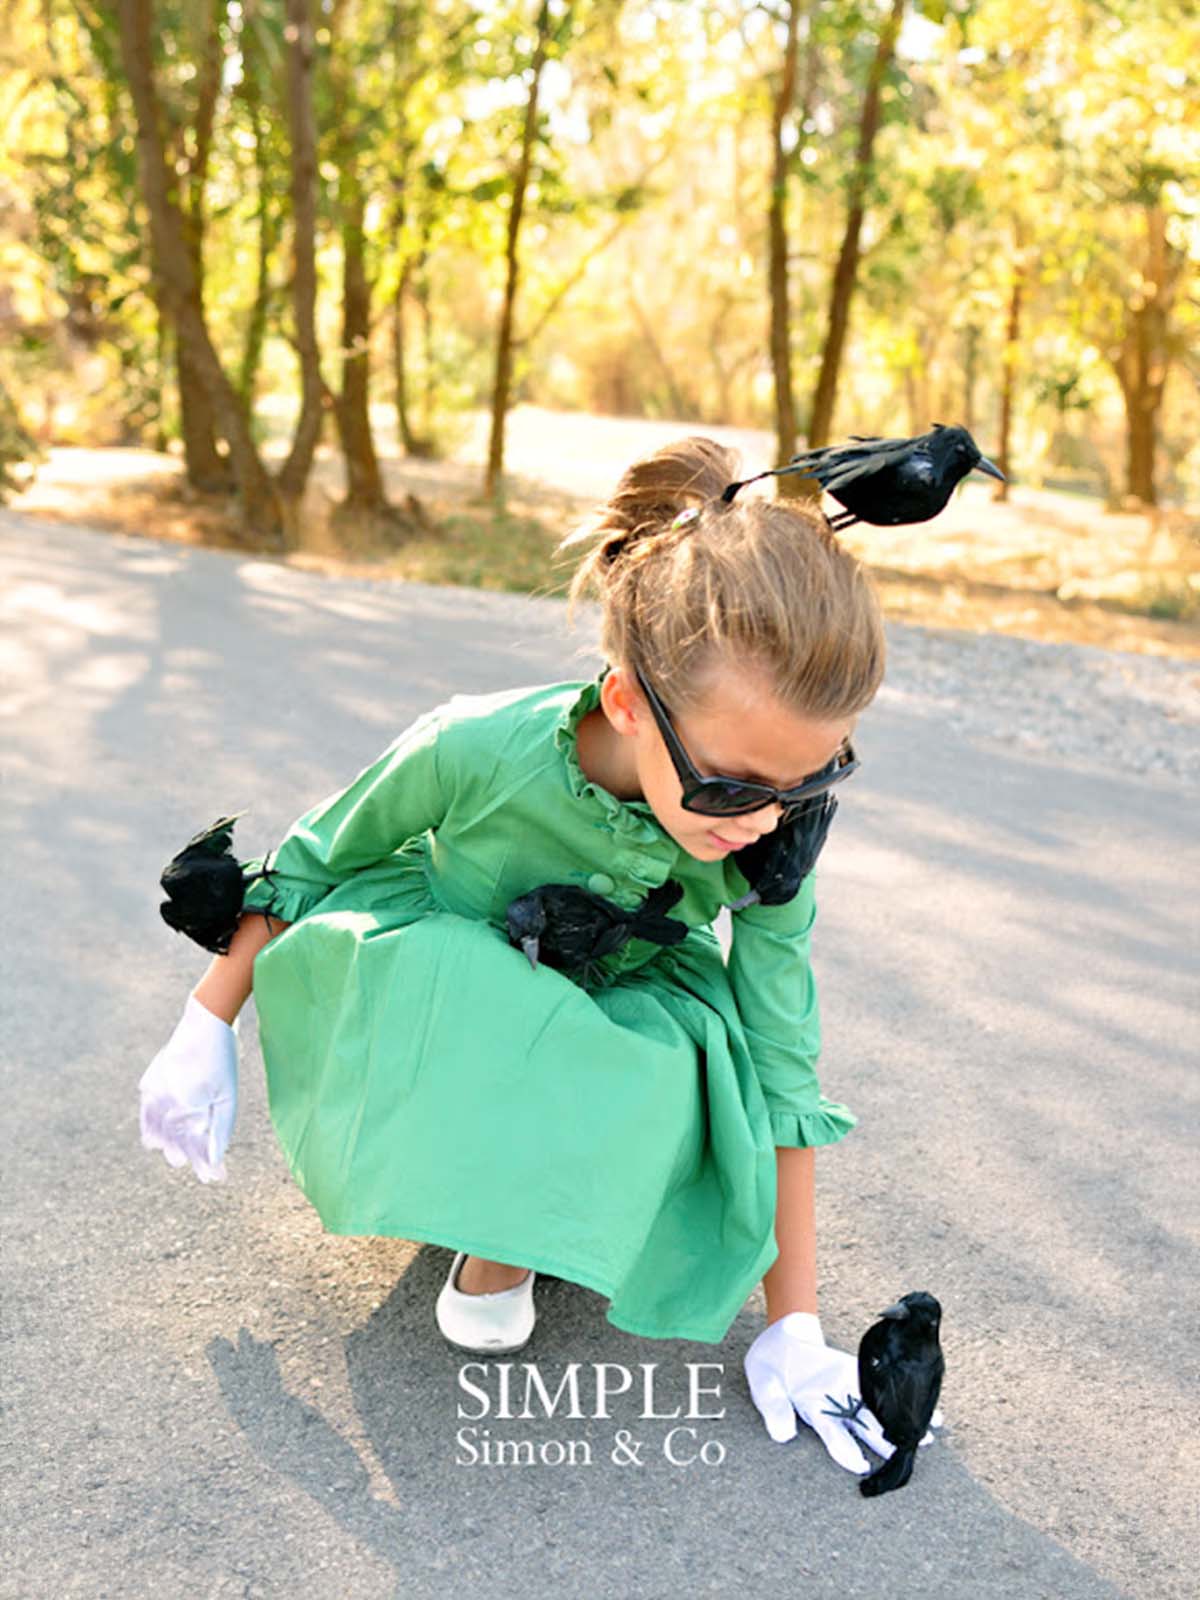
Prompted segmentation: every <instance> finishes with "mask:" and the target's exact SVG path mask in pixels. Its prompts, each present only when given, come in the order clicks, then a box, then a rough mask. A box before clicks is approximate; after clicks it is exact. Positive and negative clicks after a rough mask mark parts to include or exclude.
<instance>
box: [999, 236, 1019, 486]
mask: <svg viewBox="0 0 1200 1600" xmlns="http://www.w3.org/2000/svg"><path fill="white" fill-rule="evenodd" d="M1015 243H1016V248H1015V250H1014V252H1013V274H1012V283H1011V284H1010V286H1009V291H1008V326H1007V327H1006V329H1005V330H1004V364H1003V369H1002V376H1001V379H1000V444H999V449H998V451H997V453H996V465H997V466H998V467H999V468H1000V471H1001V472H1002V473H1003V474H1004V482H1003V483H997V484H996V485H995V486H994V488H993V490H992V499H993V500H1007V499H1008V485H1009V480H1010V478H1011V476H1012V417H1013V399H1014V394H1015V391H1016V374H1017V360H1018V356H1019V352H1020V340H1021V308H1022V302H1023V300H1024V298H1025V274H1026V271H1027V268H1026V264H1025V258H1024V256H1023V254H1022V241H1021V235H1020V233H1019V232H1018V234H1017V237H1016V241H1015Z"/></svg>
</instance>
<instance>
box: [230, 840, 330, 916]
mask: <svg viewBox="0 0 1200 1600" xmlns="http://www.w3.org/2000/svg"><path fill="white" fill-rule="evenodd" d="M269 859H270V851H268V852H267V854H266V855H264V856H255V857H254V858H253V860H250V861H243V862H242V863H241V866H242V872H243V873H244V874H245V875H246V876H247V879H248V881H247V883H246V892H245V898H244V899H243V901H242V910H243V911H263V912H266V913H267V914H268V915H269V916H272V917H275V918H277V919H278V920H279V921H280V922H299V920H300V918H301V917H303V916H305V915H306V914H307V913H308V912H309V911H311V910H312V909H313V907H314V906H315V905H316V904H317V902H318V901H319V900H322V899H323V898H324V897H325V895H327V894H328V893H329V885H328V884H302V885H299V886H297V885H296V884H295V880H292V881H291V882H290V883H289V881H288V879H286V878H284V877H283V876H282V874H276V873H274V872H273V871H272V869H271V868H270V867H269V866H268V865H267V863H268V861H269ZM251 877H252V878H253V881H252V882H251V881H249V879H250V878H251Z"/></svg>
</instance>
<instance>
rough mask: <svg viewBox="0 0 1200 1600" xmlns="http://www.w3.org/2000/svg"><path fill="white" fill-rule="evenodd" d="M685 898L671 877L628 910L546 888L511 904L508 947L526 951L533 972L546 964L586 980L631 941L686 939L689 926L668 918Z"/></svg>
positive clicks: (574, 891)
mask: <svg viewBox="0 0 1200 1600" xmlns="http://www.w3.org/2000/svg"><path fill="white" fill-rule="evenodd" d="M682 897H683V885H682V884H681V883H679V882H677V881H676V880H675V879H674V878H668V879H667V880H666V882H665V883H663V884H660V885H659V887H658V888H657V889H653V890H651V892H650V893H649V894H648V895H647V896H646V898H645V900H643V901H642V903H641V905H640V906H635V907H634V908H633V909H632V910H630V911H627V910H626V909H625V908H624V907H623V906H618V905H615V904H614V903H613V901H611V900H606V899H604V897H603V896H602V895H598V894H593V893H592V891H591V890H590V889H580V888H578V887H577V886H576V885H575V884H570V883H544V884H542V885H541V886H540V887H539V888H537V889H531V890H529V892H528V893H527V894H522V895H517V896H516V898H515V899H514V900H512V901H510V903H509V906H508V909H507V912H506V913H505V918H506V921H507V924H508V938H509V943H510V944H512V945H514V946H515V947H516V948H517V949H519V950H524V952H525V954H526V956H527V957H528V958H529V964H530V966H532V967H535V968H536V966H537V964H538V962H539V961H544V962H545V963H546V965H547V966H549V967H554V968H555V969H556V970H557V971H559V972H564V973H567V974H570V975H572V976H575V975H579V976H581V977H583V978H584V979H586V978H588V977H590V976H591V975H592V973H593V970H594V969H593V963H595V962H596V961H598V960H599V959H600V958H601V957H602V956H606V955H611V954H612V953H613V951H615V950H619V949H620V948H621V946H622V945H624V944H626V943H627V942H628V941H629V940H630V939H635V938H636V939H649V940H651V941H652V942H653V943H655V944H661V945H672V944H678V943H679V942H680V941H681V940H682V939H685V938H686V937H687V933H688V928H687V924H686V923H685V922H679V921H677V920H676V919H675V918H674V917H668V916H667V915H666V913H667V911H669V910H670V908H671V907H672V906H673V905H675V903H676V902H677V901H678V900H680V899H681V898H682Z"/></svg>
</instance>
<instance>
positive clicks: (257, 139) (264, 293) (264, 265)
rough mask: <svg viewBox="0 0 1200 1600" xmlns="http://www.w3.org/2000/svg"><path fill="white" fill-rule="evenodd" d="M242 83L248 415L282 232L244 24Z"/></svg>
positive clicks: (257, 68) (252, 46)
mask: <svg viewBox="0 0 1200 1600" xmlns="http://www.w3.org/2000/svg"><path fill="white" fill-rule="evenodd" d="M252 6H253V0H244V10H245V12H246V14H247V21H248V20H249V13H250V12H251V10H252ZM240 44H241V51H242V83H241V94H242V99H243V100H244V101H245V104H246V110H247V112H248V113H249V116H250V125H251V127H252V128H253V130H254V179H255V186H256V189H257V201H258V204H257V206H256V207H255V212H256V215H255V221H256V223H257V229H258V240H257V243H258V264H257V269H256V272H255V283H254V301H253V304H252V305H251V307H250V315H249V318H248V319H247V322H246V341H245V344H244V345H243V346H242V363H241V369H240V371H239V372H238V382H237V390H238V393H239V394H240V395H241V397H242V404H243V405H244V406H245V407H246V411H247V413H248V415H249V416H251V417H253V415H254V395H255V389H256V388H257V384H258V371H259V367H260V366H261V365H262V352H263V344H264V342H265V339H266V332H267V310H268V306H269V303H270V298H271V258H272V256H273V255H274V254H275V246H276V245H277V244H278V243H279V237H280V234H281V233H282V231H283V230H282V222H281V219H280V215H279V212H278V211H277V210H276V208H275V207H274V205H273V204H272V183H271V174H270V157H269V154H268V152H267V149H266V125H265V123H264V121H263V114H262V84H261V82H260V79H259V73H260V72H261V71H262V66H261V64H260V59H259V54H258V47H257V43H256V42H255V41H254V40H253V36H252V33H251V30H250V28H249V27H247V26H246V24H245V23H243V25H242V31H241V38H240Z"/></svg>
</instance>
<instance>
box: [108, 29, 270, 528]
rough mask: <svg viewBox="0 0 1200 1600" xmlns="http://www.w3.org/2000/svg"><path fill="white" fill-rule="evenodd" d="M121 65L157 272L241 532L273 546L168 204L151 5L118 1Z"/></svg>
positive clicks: (237, 417)
mask: <svg viewBox="0 0 1200 1600" xmlns="http://www.w3.org/2000/svg"><path fill="white" fill-rule="evenodd" d="M117 14H118V19H119V25H120V39H121V57H122V61H123V64H124V69H125V76H126V79H127V81H128V83H129V90H130V95H131V97H132V99H133V105H134V112H135V116H136V121H137V147H138V167H139V171H140V174H141V181H142V195H143V199H144V201H145V204H146V211H147V214H148V216H149V219H150V239H151V248H152V253H153V259H154V270H155V273H156V275H157V277H158V280H159V284H160V286H161V294H162V299H163V303H164V304H165V306H166V308H167V310H168V313H169V315H170V317H171V321H172V324H173V326H174V329H175V333H176V337H177V338H178V339H179V341H180V342H181V343H182V344H184V345H186V347H187V359H188V361H189V363H190V366H191V370H192V371H193V372H194V374H195V379H196V381H197V382H198V383H200V384H201V385H202V386H203V388H204V391H205V394H206V395H207V397H208V399H209V402H210V403H211V405H212V407H213V410H214V413H215V415H216V420H217V425H218V426H219V427H220V429H221V432H222V434H223V435H224V437H225V440H226V442H227V444H228V445H229V454H230V464H231V466H232V468H233V474H234V480H235V484H236V492H237V499H238V507H239V513H240V519H241V523H242V526H243V527H244V528H247V529H250V528H253V529H254V530H255V531H256V532H257V533H258V534H259V535H260V536H265V537H266V538H268V539H278V538H279V537H280V535H281V533H282V522H281V516H280V507H279V501H278V498H277V496H276V494H275V489H274V485H273V484H272V482H271V479H270V477H269V476H268V474H267V472H266V469H265V468H264V467H263V464H262V462H261V461H260V459H259V456H258V452H257V450H256V448H255V445H254V440H253V438H252V436H251V433H250V425H249V418H248V417H247V415H246V411H245V408H244V406H243V404H242V400H241V397H240V395H239V394H238V393H237V391H236V389H235V388H234V387H233V385H232V383H231V382H230V380H229V378H228V376H227V374H226V372H225V369H224V367H223V366H222V365H221V360H220V357H219V356H218V355H217V352H216V349H215V348H214V346H213V343H212V339H211V338H210V336H209V331H208V326H207V324H206V322H205V318H204V306H203V300H202V296H201V285H200V280H199V275H198V273H197V270H196V265H195V263H194V261H193V258H192V252H191V250H190V248H189V245H188V239H187V231H186V227H185V223H184V218H183V215H182V214H181V212H180V209H179V207H178V205H177V204H176V203H175V201H174V200H173V199H172V197H171V185H170V179H169V175H168V171H167V163H166V155H165V151H164V145H163V135H162V126H161V110H160V106H159V100H158V93H157V90H156V87H155V81H154V57H153V39H154V6H153V0H117Z"/></svg>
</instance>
